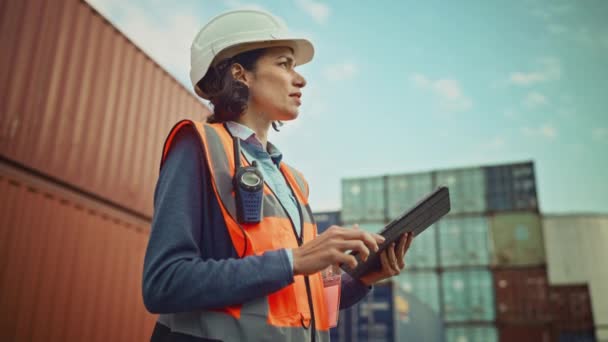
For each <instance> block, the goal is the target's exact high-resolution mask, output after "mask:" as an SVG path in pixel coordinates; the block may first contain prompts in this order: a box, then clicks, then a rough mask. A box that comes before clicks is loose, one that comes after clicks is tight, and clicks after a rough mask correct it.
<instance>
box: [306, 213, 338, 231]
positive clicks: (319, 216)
mask: <svg viewBox="0 0 608 342" xmlns="http://www.w3.org/2000/svg"><path fill="white" fill-rule="evenodd" d="M312 216H313V217H314V219H315V222H316V223H317V232H318V233H319V234H321V233H323V232H324V231H326V230H327V228H329V227H331V226H333V225H336V226H340V225H342V223H341V221H340V212H339V211H327V212H321V213H313V214H312Z"/></svg>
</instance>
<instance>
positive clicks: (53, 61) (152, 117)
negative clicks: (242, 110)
mask: <svg viewBox="0 0 608 342" xmlns="http://www.w3.org/2000/svg"><path fill="white" fill-rule="evenodd" d="M1 6H2V12H0V39H1V40H2V42H3V53H2V55H1V56H0V94H1V95H0V96H1V98H0V99H1V100H0V155H2V156H4V157H5V158H8V159H10V160H13V161H16V162H18V163H20V164H22V165H24V166H27V167H29V168H32V169H35V170H37V171H39V172H41V173H44V174H46V175H49V176H51V177H54V178H57V179H59V180H61V181H64V182H66V183H68V184H70V185H73V186H75V187H78V188H81V189H83V190H84V191H87V192H90V193H94V194H96V195H99V196H100V197H103V198H106V199H108V200H109V201H112V202H114V203H116V204H118V205H120V206H124V207H125V208H128V209H129V210H132V211H134V212H137V213H140V214H141V215H143V216H147V217H151V215H152V204H153V203H152V202H153V201H152V196H153V192H154V185H155V182H156V178H157V176H158V163H159V161H160V154H161V150H162V144H163V142H164V139H165V136H166V134H167V133H168V132H169V129H170V128H171V127H172V126H173V125H174V124H175V122H176V121H177V120H178V119H181V118H188V119H194V120H204V119H205V118H206V117H207V116H208V115H209V113H210V112H209V109H208V108H207V107H206V106H205V105H204V104H203V103H202V102H200V101H199V100H198V99H197V98H196V97H195V96H194V95H193V94H192V93H191V92H189V90H187V89H186V88H185V87H184V86H182V85H181V84H180V83H179V82H178V81H177V80H176V79H175V78H173V77H172V76H171V75H169V74H168V73H167V72H166V71H165V70H164V69H162V68H161V67H160V66H159V65H158V64H156V63H155V62H154V61H153V60H152V59H150V58H149V57H148V56H146V55H145V54H144V53H143V52H142V51H141V50H140V49H139V48H137V47H136V46H135V45H134V44H133V43H131V42H130V41H129V40H128V39H127V38H126V37H125V36H124V35H123V34H122V33H120V32H119V31H118V30H117V29H116V28H114V27H113V26H112V25H111V24H110V23H109V22H108V21H107V20H105V19H104V18H103V17H102V16H101V15H100V14H98V13H97V12H96V11H95V10H94V9H93V8H92V7H90V6H89V5H88V4H87V3H85V2H84V1H78V0H63V1H57V2H52V3H51V2H48V1H42V0H25V1H19V0H8V1H3V2H2V5H1Z"/></svg>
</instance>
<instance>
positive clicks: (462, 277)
mask: <svg viewBox="0 0 608 342" xmlns="http://www.w3.org/2000/svg"><path fill="white" fill-rule="evenodd" d="M441 291H442V298H443V318H444V320H445V321H448V322H467V321H493V320H494V316H495V310H494V287H493V281H492V274H491V273H490V271H488V270H484V269H478V270H476V269H468V270H461V271H445V272H443V273H442V274H441Z"/></svg>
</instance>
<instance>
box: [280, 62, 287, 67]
mask: <svg viewBox="0 0 608 342" xmlns="http://www.w3.org/2000/svg"><path fill="white" fill-rule="evenodd" d="M279 65H281V66H283V67H285V68H288V67H289V63H287V62H281V63H279Z"/></svg>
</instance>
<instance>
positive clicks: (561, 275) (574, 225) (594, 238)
mask: <svg viewBox="0 0 608 342" xmlns="http://www.w3.org/2000/svg"><path fill="white" fill-rule="evenodd" d="M543 226H544V227H543V230H544V233H545V234H546V235H547V240H546V241H545V245H546V247H547V267H548V270H549V281H550V283H552V284H569V283H588V284H589V291H590V294H591V305H592V308H593V318H594V320H595V325H596V326H600V327H603V326H608V268H607V267H601V266H602V265H601V262H602V261H603V260H608V249H607V248H606V246H608V215H597V214H595V215H594V214H564V215H547V216H545V217H544V218H543ZM607 330H608V329H607ZM599 333H601V334H603V332H599Z"/></svg>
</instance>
